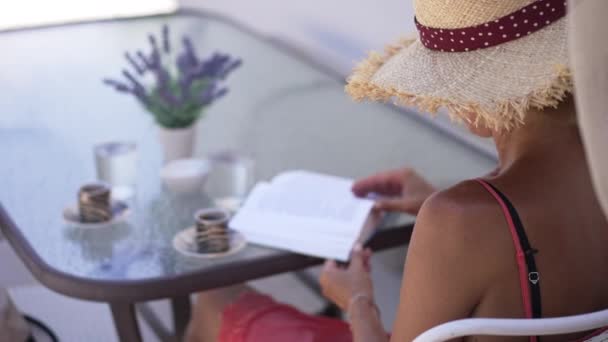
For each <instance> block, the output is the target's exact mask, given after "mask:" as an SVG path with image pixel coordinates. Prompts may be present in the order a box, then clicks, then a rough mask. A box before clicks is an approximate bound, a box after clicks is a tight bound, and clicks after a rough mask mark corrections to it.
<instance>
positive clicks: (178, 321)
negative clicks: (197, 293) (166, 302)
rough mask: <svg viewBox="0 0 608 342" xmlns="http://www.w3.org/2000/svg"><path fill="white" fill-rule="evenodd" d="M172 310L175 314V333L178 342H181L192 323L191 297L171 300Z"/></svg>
mask: <svg viewBox="0 0 608 342" xmlns="http://www.w3.org/2000/svg"><path fill="white" fill-rule="evenodd" d="M171 310H172V312H173V329H174V330H173V331H174V332H175V336H176V337H177V340H178V341H181V340H182V339H183V337H184V333H185V332H186V327H187V326H188V322H189V321H190V311H191V303H190V296H181V297H174V298H171Z"/></svg>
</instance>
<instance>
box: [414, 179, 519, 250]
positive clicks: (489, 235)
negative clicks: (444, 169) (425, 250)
mask: <svg viewBox="0 0 608 342" xmlns="http://www.w3.org/2000/svg"><path fill="white" fill-rule="evenodd" d="M416 224H417V226H418V227H419V228H423V229H424V230H425V231H424V232H420V233H422V234H419V235H423V236H421V238H422V240H424V241H427V242H428V243H433V244H437V243H438V242H440V241H444V242H445V244H446V246H445V247H446V250H445V252H447V253H455V254H459V253H461V252H462V251H467V253H466V254H467V255H470V256H471V257H477V256H479V254H478V253H474V252H473V251H479V253H481V254H485V253H488V252H491V251H492V250H493V249H496V248H502V247H503V246H506V247H509V246H510V244H509V243H507V244H505V239H508V238H509V233H508V227H507V226H506V223H505V218H504V216H503V214H502V211H501V209H500V206H499V205H498V203H497V202H496V200H495V199H494V198H493V197H492V196H491V195H490V194H489V193H488V192H487V191H486V190H485V189H484V188H483V186H482V185H481V184H479V183H478V182H477V181H475V180H467V181H464V182H461V183H458V184H456V185H454V186H452V187H450V188H448V189H445V190H442V191H439V192H437V193H435V194H434V195H433V196H431V197H430V198H429V199H428V200H427V201H426V202H425V203H424V204H423V206H422V208H421V210H420V213H419V215H418V218H417V223H416ZM506 242H508V241H506Z"/></svg>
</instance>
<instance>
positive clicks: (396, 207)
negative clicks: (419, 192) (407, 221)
mask: <svg viewBox="0 0 608 342" xmlns="http://www.w3.org/2000/svg"><path fill="white" fill-rule="evenodd" d="M374 209H375V210H380V211H399V212H411V211H413V210H415V209H416V210H417V209H419V208H416V206H415V205H414V203H412V201H411V200H408V199H406V198H403V197H400V198H384V199H379V200H377V201H376V203H375V204H374Z"/></svg>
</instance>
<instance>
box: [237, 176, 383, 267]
mask: <svg viewBox="0 0 608 342" xmlns="http://www.w3.org/2000/svg"><path fill="white" fill-rule="evenodd" d="M351 185H352V181H350V180H348V179H343V178H338V177H333V176H326V175H321V174H315V173H311V172H306V171H293V172H288V173H284V174H281V175H279V176H278V177H276V178H275V179H274V180H273V181H272V183H258V184H257V185H256V186H255V188H254V189H253V190H252V192H251V194H250V196H249V198H248V199H247V201H246V202H245V205H244V206H243V207H242V208H241V210H240V211H239V212H238V213H237V215H236V216H235V217H234V218H233V219H232V221H231V222H230V227H231V228H233V229H236V230H239V231H241V232H243V234H245V236H246V238H247V239H248V240H249V241H251V242H253V243H258V244H262V245H266V246H271V247H277V248H283V249H288V250H291V251H295V252H299V253H303V254H308V255H314V256H319V257H325V258H333V259H337V260H346V259H348V255H349V253H350V250H351V248H352V246H353V244H354V242H355V240H356V239H357V238H358V236H359V234H360V232H361V229H362V227H363V224H364V223H365V220H366V219H367V217H368V215H369V213H370V211H371V208H372V205H373V202H372V201H370V200H366V199H359V198H356V197H355V196H354V195H353V194H352V193H351V190H350V188H351Z"/></svg>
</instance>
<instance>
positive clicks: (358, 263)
mask: <svg viewBox="0 0 608 342" xmlns="http://www.w3.org/2000/svg"><path fill="white" fill-rule="evenodd" d="M368 259H369V257H368V256H367V252H366V251H365V250H363V246H361V244H359V243H358V244H356V245H355V247H354V248H353V251H352V253H351V257H350V265H349V270H352V271H355V272H359V271H367V268H368V267H367V266H366V264H367V263H368Z"/></svg>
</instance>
